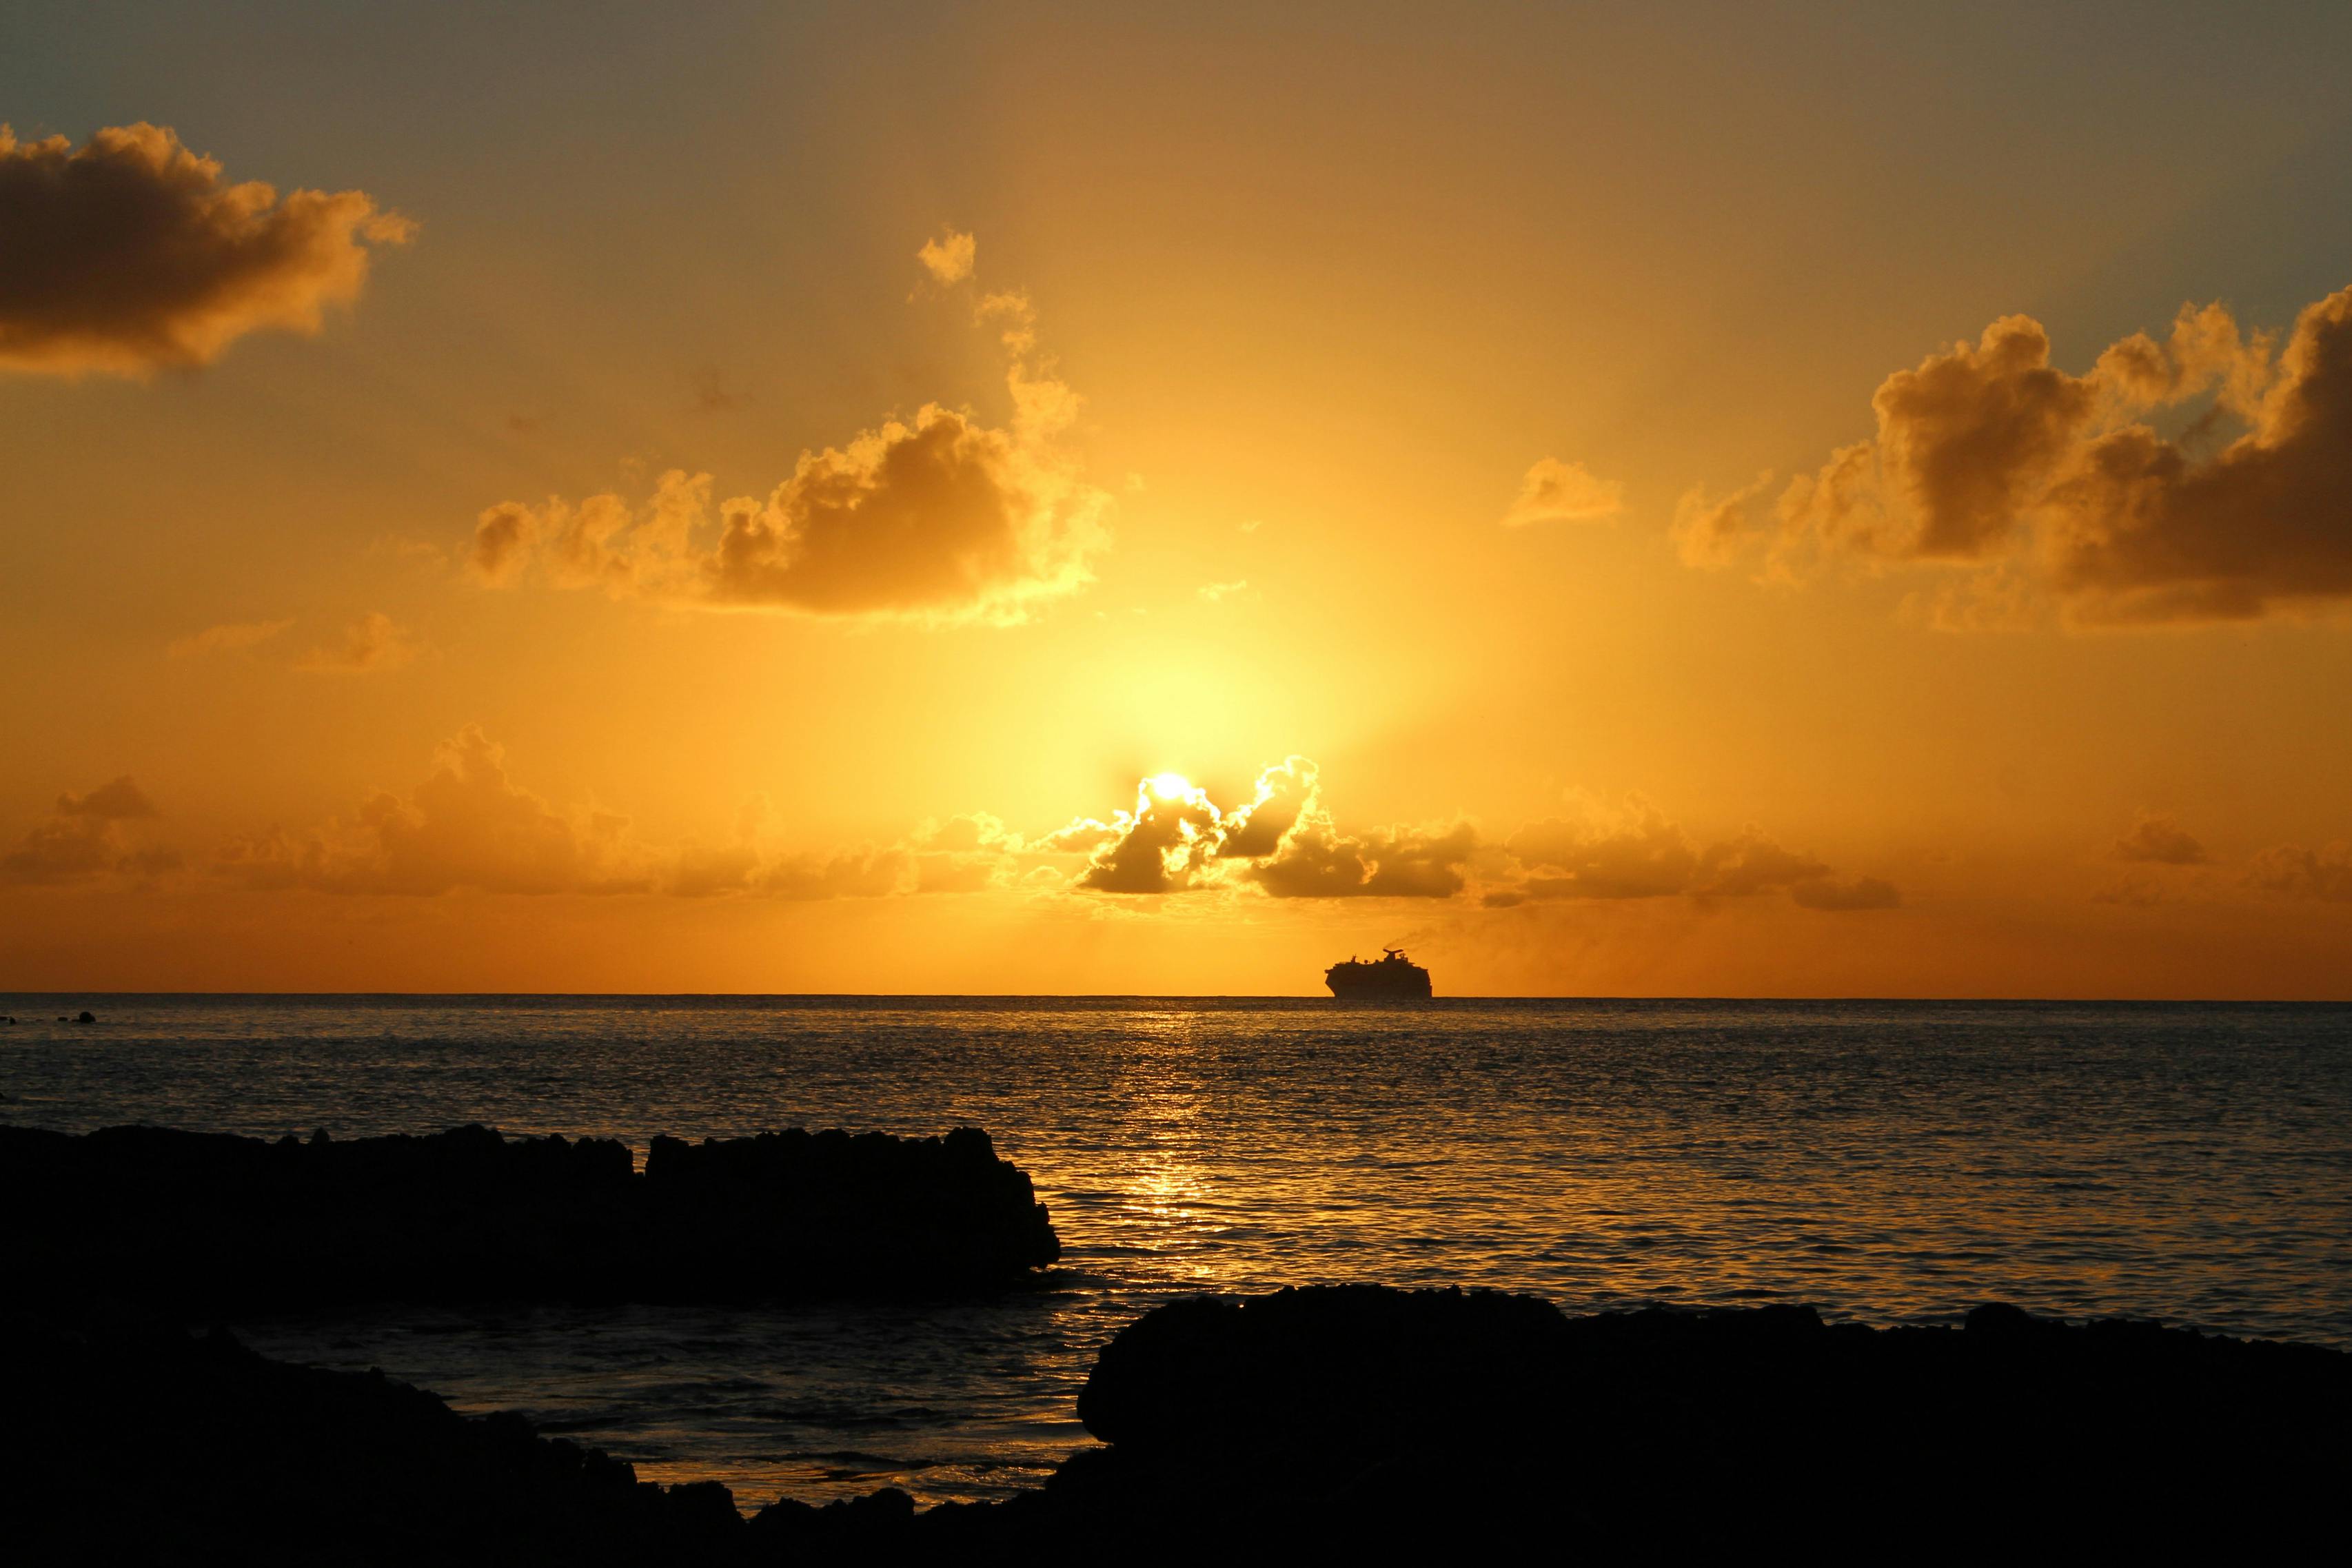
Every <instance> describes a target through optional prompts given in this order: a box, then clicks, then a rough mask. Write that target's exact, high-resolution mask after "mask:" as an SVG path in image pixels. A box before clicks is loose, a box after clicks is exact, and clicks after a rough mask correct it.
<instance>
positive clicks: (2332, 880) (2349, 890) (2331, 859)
mask: <svg viewBox="0 0 2352 1568" xmlns="http://www.w3.org/2000/svg"><path fill="white" fill-rule="evenodd" d="M2246 880H2247V881H2248V882H2250V883H2252V884H2253V885H2254V886H2256V887H2258V888H2261V889H2262V890H2263V892H2265V893H2275V894H2282V895H2284V896H2285V897H2288V898H2310V899H2317V900H2319V901H2321V902H2323V903H2326V904H2352V844H2347V843H2346V842H2345V841H2343V840H2341V839H2338V840H2337V841H2336V842H2334V843H2332V844H2329V845H2327V846H2326V847H2325V848H2323V849H2316V850H2310V849H2305V848H2303V847H2301V846H2300V845H2295V844H2281V845H2280V846H2278V847H2277V848H2276V849H2268V850H2264V851H2263V852H2262V853H2260V854H2258V855H2256V856H2255V857H2254V858H2253V861H2252V864H2251V865H2249V866H2248V868H2247V873H2246Z"/></svg>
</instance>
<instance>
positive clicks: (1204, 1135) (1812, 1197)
mask: <svg viewBox="0 0 2352 1568" xmlns="http://www.w3.org/2000/svg"><path fill="white" fill-rule="evenodd" d="M84 1006H88V1007H89V1008H91V1009H94V1010H95V1011H97V1013H98V1014H99V1015H100V1022H99V1023H98V1024H96V1025H94V1026H61V1025H58V1024H54V1023H51V1022H49V1021H48V1020H49V1019H52V1018H54V1017H55V1016H56V1014H57V1013H58V1012H59V1011H61V1010H78V1009H80V1008H82V1007H84ZM0 1012H6V1013H14V1014H15V1015H16V1017H17V1018H18V1019H20V1020H22V1021H19V1022H18V1023H17V1024H16V1025H15V1026H14V1027H13V1028H6V1029H0V1095H5V1099H0V1119H5V1120H6V1121H8V1122H12V1123H16V1124H24V1125H37V1126H47V1127H58V1128H63V1129H68V1130H85V1129H89V1128H94V1127H99V1126H104V1125H108V1124H115V1123H123V1122H142V1121H143V1122H154V1123H162V1124H170V1125H173V1126H181V1127H191V1128H200V1129H205V1130H216V1131H230V1132H239V1133H249V1134H266V1135H270V1136H275V1135H278V1134H285V1133H298V1134H308V1133H309V1132H310V1131H311V1130H312V1129H313V1128H317V1127H326V1128H328V1129H330V1130H331V1131H332V1132H333V1133H334V1134H336V1135H338V1136H343V1135H359V1134H373V1133H387V1132H425V1131H431V1130H434V1129H437V1128H440V1127H445V1126H449V1125H452V1124H458V1123H462V1122H468V1121H478V1122H484V1123H488V1124H494V1125H497V1126H499V1127H502V1128H504V1129H505V1130H506V1131H508V1132H509V1133H551V1132H560V1133H564V1134H593V1135H597V1136H604V1137H618V1138H622V1139H625V1140H627V1141H628V1142H630V1143H632V1144H633V1145H636V1146H637V1148H638V1149H639V1150H640V1151H641V1152H642V1150H643V1148H644V1146H645V1145H646V1142H647V1140H648V1139H649V1138H650V1137H651V1136H652V1135H653V1134H656V1133H668V1134H677V1135H679V1136H684V1137H690V1138H699V1137H703V1136H710V1135H718V1136H728V1135H734V1134H747V1133H753V1132H758V1131H761V1130H765V1129H769V1128H776V1127H785V1126H793V1125H804V1126H810V1127H822V1126H836V1125H837V1126H843V1127H848V1128H851V1129H853V1130H866V1129H880V1130H882V1131H886V1132H892V1133H902V1134H930V1133H936V1132H939V1131H941V1130H943V1129H945V1128H948V1127H951V1126H954V1125H957V1124H964V1123H970V1124H977V1125H980V1126H983V1127H986V1128H987V1129H989V1131H990V1132H991V1133H992V1134H994V1135H995V1137H996V1142H997V1147H998V1149H999V1151H1000V1152H1001V1153H1002V1154H1003V1155H1006V1156H1007V1157H1009V1158H1011V1159H1013V1160H1014V1161H1016V1162H1018V1163H1019V1164H1020V1165H1021V1166H1024V1168H1025V1169H1026V1170H1028V1171H1029V1173H1030V1174H1031V1176H1033V1177H1034V1179H1035V1181H1036V1184H1037V1187H1038V1191H1039V1195H1040V1197H1043V1198H1044V1199H1045V1202H1046V1203H1047V1204H1048V1205H1050V1206H1051V1207H1052V1210H1053V1215H1054V1221H1055V1228H1057V1229H1058V1230H1059V1232H1060V1233H1061V1237H1062V1240H1063V1244H1064V1249H1065V1265H1066V1266H1065V1270H1064V1271H1063V1273H1062V1274H1061V1275H1059V1276H1058V1277H1057V1278H1056V1280H1055V1282H1054V1285H1053V1288H1052V1289H1050V1290H1047V1291H1042V1292H1039V1293H1037V1294H1035V1295H1033V1296H1024V1297H1017V1298H1012V1299H1002V1300H995V1301H976V1302H940V1303H932V1304H927V1305H921V1306H909V1307H896V1308H888V1309H871V1308H857V1309H818V1308H812V1309H793V1310H761V1311H715V1310H700V1311H693V1310H690V1311H679V1310H676V1309H660V1310H656V1309H648V1308H637V1309H599V1310H585V1309H557V1308H533V1309H516V1310H506V1311H494V1312H464V1313H460V1312H439V1311H436V1312H420V1311H414V1310H402V1311H381V1312H371V1313H367V1314H364V1315H361V1316H358V1317H341V1318H336V1319H332V1320H299V1319H296V1320H287V1319H279V1320H270V1321H260V1322H247V1323H241V1324H239V1325H238V1326H239V1328H240V1329H241V1330H242V1331H243V1332H244V1333H245V1334H246V1336H247V1339H248V1340H250V1341H251V1342H252V1343H255V1344H256V1345H257V1346H258V1347H260V1348H262V1349H263V1350H265V1351H268V1353H270V1354H278V1355H283V1356H289V1357H292V1358H296V1359H301V1360H310V1361H316V1362H320V1363H324V1364H334V1365H349V1366H367V1365H381V1366H383V1368H384V1369H385V1370H386V1371H387V1372H389V1373H391V1374H392V1375H394V1376H398V1377H402V1378H404V1379H407V1380H409V1381H412V1382H415V1383H417V1384H419V1385H423V1386H425V1387H428V1388H431V1389H434V1390H436V1391H437V1392H440V1393H442V1394H445V1395H447V1396H450V1397H451V1399H452V1402H453V1403H455V1404H457V1406H459V1407H460V1408H465V1409H477V1410H478V1409H490V1408H501V1407H505V1408H519V1409H520V1410H522V1411H524V1412H525V1413H527V1414H528V1415H530V1416H531V1417H532V1418H533V1419H535V1420H537V1421H539V1422H540V1423H541V1425H542V1426H543V1427H547V1428H549V1429H551V1430H555V1431H561V1432H567V1433H571V1434H573V1435H575V1436H576V1437H578V1438H579V1439H580V1440H582V1441H583V1442H587V1443H591V1444H593V1445H595V1446H598V1447H602V1448H605V1449H607V1450H608V1451H610V1452H613V1453H614V1454H616V1455H618V1456H620V1457H622V1458H628V1459H633V1460H635V1461H636V1462H637V1463H638V1465H639V1467H640V1469H641V1472H642V1473H644V1474H646V1475H648V1476H650V1477H654V1478H657V1479H689V1478H702V1477H710V1478H716V1479H721V1480H724V1481H726V1482H728V1483H729V1484H730V1485H731V1486H733V1487H734V1488H735V1489H736V1491H737V1495H738V1498H739V1500H741V1501H743V1502H745V1503H746V1504H754V1503H759V1502H764V1501H766V1500H769V1499H771V1498H772V1497H774V1496H776V1495H778V1494H779V1493H785V1492H789V1493H792V1494H794V1495H798V1496H803V1497H812V1498H814V1497H822V1496H824V1495H828V1494H834V1493H839V1492H853V1491H865V1490H871V1489H872V1488H873V1487H876V1486H878V1485H883V1484H897V1485H900V1486H904V1487H906V1488H907V1489H908V1490H910V1491H913V1492H914V1493H916V1494H917V1495H918V1496H919V1497H921V1498H925V1499H933V1500H936V1499H945V1498H972V1497H984V1496H991V1495H996V1494H998V1493H1001V1492H1002V1491H1003V1490H1007V1489H1009V1488H1012V1487H1017V1486H1020V1485H1024V1484H1027V1483H1028V1482H1030V1481H1033V1480H1034V1479H1036V1478H1037V1477H1038V1476H1040V1475H1042V1474H1043V1472H1044V1471H1045V1469H1047V1468H1049V1467H1050V1466H1051V1465H1052V1464H1053V1463H1054V1462H1055V1460H1057V1459H1058V1458H1061V1457H1062V1456H1063V1455H1064V1454H1066V1452H1068V1451H1069V1449H1071V1448H1074V1447H1076V1446H1078V1445H1080V1444H1082V1443H1084V1442H1085V1441H1087V1438H1086V1435H1085V1433H1084V1431H1083V1429H1082V1428H1080V1427H1078V1426H1077V1424H1076V1418H1075V1415H1074V1404H1075V1400H1076V1391H1077V1388H1078V1386H1079V1385H1080V1384H1081V1383H1082V1382H1083V1381H1084V1378H1085V1375H1086V1371H1087V1366H1088V1365H1089V1364H1091V1362H1092V1360H1093V1356H1094V1353H1095V1351H1096V1349H1097V1346H1099V1345H1100V1344H1101V1343H1102V1342H1103V1341H1104V1340H1105V1339H1107V1338H1108V1336H1109V1335H1110V1334H1111V1333H1114V1332H1116V1330H1117V1329H1118V1326H1119V1325H1120V1324H1121V1323H1122V1322H1126V1321H1128V1320H1129V1318H1130V1317H1132V1316H1133V1315H1134V1314H1135V1313H1137V1312H1140V1311H1142V1310H1144V1309H1145V1308H1147V1307H1149V1306H1150V1305H1151V1304H1152V1303H1153V1302H1155V1301H1160V1300H1164V1299H1166V1298H1168V1297H1169V1296H1170V1295H1171V1294H1176V1293H1183V1292H1190V1291H1200V1290H1234V1291H1254V1290H1262V1289H1266V1288H1269V1287H1272V1286H1275V1285H1278V1284H1285V1283H1308V1282H1318V1281H1354V1280H1360V1281H1386V1282H1390V1283H1394V1284H1407V1285H1411V1284H1457V1283H1458V1284H1462V1285H1465V1286H1471V1285H1487V1286H1496V1287H1501V1288H1506V1289H1510V1290H1516V1291H1532V1292H1535V1293H1538V1294H1540V1295H1544V1296H1548V1297H1550V1298H1551V1299H1553V1300H1555V1301H1559V1302H1560V1303H1561V1304H1562V1305H1564V1306H1566V1307H1569V1308H1570V1309H1571V1310H1589V1309H1593V1308H1601V1307H1611V1306H1622V1305H1625V1304H1629V1303H1634V1302H1642V1301H1683V1302H1726V1303H1738V1302H1756V1301H1812V1302H1815V1303H1818V1304H1819V1305H1820V1306H1821V1308H1822V1311H1823V1312H1825V1313H1827V1314H1829V1315H1831V1316H1832V1317H1838V1318H1850V1319H1857V1320H1863V1321H1867V1322H1945V1321H1948V1320H1950V1319H1951V1318H1953V1317H1954V1316H1955V1315H1956V1314H1958V1313H1959V1312H1964V1311H1966V1310H1967V1309H1968V1308H1969V1306H1970V1305H1972V1304H1974V1303H1976V1302H1978V1301H1985V1300H1989V1299H1994V1298H1999V1299H2005V1300H2009V1301H2017V1302H2020V1303H2021V1304H2023V1305H2025V1306H2028V1307H2030V1308H2032V1309H2035V1310H2037V1311H2042V1312H2060V1313H2065V1314H2068V1315H2071V1316H2078V1317H2079V1316H2082V1315H2084V1314H2091V1313H2097V1314H2113V1313H2127V1314H2130V1315H2134V1316H2142V1317H2154V1318H2160V1319H2163V1320H2165V1321H2167V1322H2178V1323H2189V1324H2195V1325H2198V1326H2200V1327H2204V1328H2210V1329H2219V1330H2224V1331H2228V1332H2231V1333H2248V1334H2263V1335H2270V1336H2276V1337H2286V1338H2294V1339H2301V1340H2308V1341H2317V1342H2322V1343H2336V1344H2343V1343H2352V1008H2346V1007H2340V1006H2292V1005H2279V1006H2180V1005H2169V1004H2164V1005H2153V1004H2152V1005H2122V1006H2087V1005H2077V1004H2035V1003H2013V1004H1956V1003H1892V1002H1837V1003H1782V1002H1771V1003H1752V1002H1678V1001H1660V1002H1638V1001H1635V1002H1625V1001H1602V1002H1576V1001H1496V1002H1489V1001H1469V1000H1455V1001H1440V1002H1438V1003H1435V1004H1433V1005H1430V1006H1425V1007H1420V1008H1412V1009H1395V1010H1383V1009H1351V1008H1340V1007H1339V1006H1337V1005H1335V1004H1333V1003H1330V1002H1328V1001H1285V1000H1272V1001H1260V1000H1239V999H1235V1000H1190V999H1186V1000H1155V999H1150V998H1108V999H1096V998H1087V999H1076V1000H1071V999H1058V998H1045V999H1004V998H985V999H967V998H935V999H909V998H394V997H336V998H283V997H71V998H67V997H54V998H40V997H21V996H20V997H0Z"/></svg>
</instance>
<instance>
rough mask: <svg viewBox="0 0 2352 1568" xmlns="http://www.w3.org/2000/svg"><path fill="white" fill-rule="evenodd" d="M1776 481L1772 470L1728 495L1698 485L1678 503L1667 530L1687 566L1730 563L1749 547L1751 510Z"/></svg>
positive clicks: (1690, 489)
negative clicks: (1711, 491)
mask: <svg viewBox="0 0 2352 1568" xmlns="http://www.w3.org/2000/svg"><path fill="white" fill-rule="evenodd" d="M1771 483H1772V471H1771V470H1770V469H1769V468H1768V469H1766V470H1765V471H1764V472H1763V473H1761V474H1759V475H1758V476H1756V478H1755V481H1754V483H1752V484H1749V485H1747V486H1742V487H1741V488H1739V489H1737V490H1733V491H1731V492H1729V493H1728V494H1726V495H1721V496H1710V495H1708V494H1707V493H1706V487H1705V486H1698V485H1694V486H1691V487H1690V488H1689V489H1688V490H1685V491H1684V492H1683V495H1682V498H1681V499H1680V500H1678V501H1676V502H1675V520H1674V522H1673V524H1672V525H1671V527H1670V528H1668V530H1667V534H1668V537H1669V538H1672V539H1673V540H1674V542H1675V554H1677V555H1679V556H1680V557H1681V558H1682V560H1683V564H1684V565H1685V566H1702V567H1719V566H1729V565H1730V564H1731V563H1732V562H1733V561H1734V560H1736V559H1738V557H1739V552H1740V550H1741V549H1743V548H1745V547H1746V545H1747V543H1748V533H1749V529H1750V528H1751V526H1752V525H1751V524H1750V522H1749V520H1748V510H1749V508H1750V507H1753V506H1754V505H1755V503H1756V499H1757V497H1759V496H1761V495H1763V493H1764V491H1765V489H1766V488H1767V487H1768V486H1770V485H1771Z"/></svg>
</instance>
